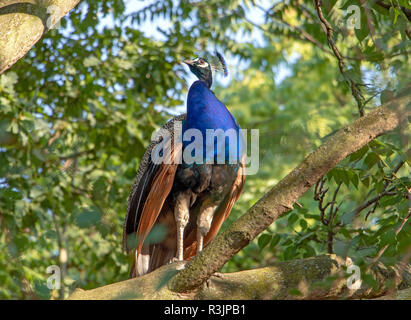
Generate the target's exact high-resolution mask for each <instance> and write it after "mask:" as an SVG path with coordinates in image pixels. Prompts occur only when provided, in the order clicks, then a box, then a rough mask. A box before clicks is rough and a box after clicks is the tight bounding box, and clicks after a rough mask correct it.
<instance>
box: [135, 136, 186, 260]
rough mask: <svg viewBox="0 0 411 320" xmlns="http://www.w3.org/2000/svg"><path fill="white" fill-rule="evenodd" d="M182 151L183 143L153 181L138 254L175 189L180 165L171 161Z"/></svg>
mask: <svg viewBox="0 0 411 320" xmlns="http://www.w3.org/2000/svg"><path fill="white" fill-rule="evenodd" d="M181 149H182V145H181V143H179V144H177V145H176V146H175V148H172V151H171V152H169V153H168V155H167V157H168V158H167V159H165V161H164V162H165V163H163V164H161V166H160V168H159V169H158V171H157V173H156V175H155V177H154V179H153V182H152V184H151V188H150V192H149V194H148V196H147V198H146V201H145V204H144V207H143V211H142V213H141V218H140V221H139V224H138V228H137V241H138V246H137V252H138V253H140V252H141V248H142V247H143V244H144V240H145V238H146V237H147V235H148V234H149V232H150V230H151V228H152V227H153V225H154V223H155V222H156V220H157V218H158V215H159V214H160V212H161V209H162V207H163V204H164V202H165V200H166V199H167V197H168V195H169V194H170V191H171V188H172V187H173V183H174V177H175V174H176V171H177V167H178V163H176V162H175V161H171V159H172V157H174V154H176V157H178V156H179V154H181ZM171 162H172V163H171Z"/></svg>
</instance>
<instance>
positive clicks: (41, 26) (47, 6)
mask: <svg viewBox="0 0 411 320" xmlns="http://www.w3.org/2000/svg"><path fill="white" fill-rule="evenodd" d="M79 2H80V0H48V1H42V2H40V1H35V0H26V1H18V0H10V1H7V0H0V30H1V33H0V74H2V73H3V72H4V71H6V70H7V69H8V68H10V67H11V66H12V65H13V64H14V63H16V62H17V61H18V60H19V59H20V58H21V57H23V56H24V55H25V54H26V53H27V52H28V51H29V50H30V49H31V47H33V46H34V44H35V43H36V42H37V41H38V40H40V38H41V37H42V36H43V34H44V33H45V32H47V31H48V30H50V29H51V28H52V27H53V26H54V25H55V24H56V23H57V22H58V21H59V20H60V19H61V18H62V17H64V16H65V15H66V14H67V13H68V12H69V11H70V10H71V9H73V8H74V7H75V6H76V5H77V4H78V3H79ZM39 3H41V5H39Z"/></svg>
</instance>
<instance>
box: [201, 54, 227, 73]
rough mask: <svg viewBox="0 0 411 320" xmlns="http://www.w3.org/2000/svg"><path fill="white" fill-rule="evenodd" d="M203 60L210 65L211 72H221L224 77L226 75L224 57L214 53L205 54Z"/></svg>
mask: <svg viewBox="0 0 411 320" xmlns="http://www.w3.org/2000/svg"><path fill="white" fill-rule="evenodd" d="M205 58H206V59H207V61H208V63H209V64H210V66H211V69H212V70H215V71H221V72H223V73H224V76H225V77H226V76H227V75H228V69H227V64H226V63H225V60H224V57H223V55H222V54H221V53H219V52H218V51H216V52H215V54H214V55H211V54H207V55H206V57H205Z"/></svg>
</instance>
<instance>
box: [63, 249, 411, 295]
mask: <svg viewBox="0 0 411 320" xmlns="http://www.w3.org/2000/svg"><path fill="white" fill-rule="evenodd" d="M351 263H352V262H351V261H350V260H348V261H345V260H344V259H342V258H339V257H337V256H335V255H322V256H318V257H313V258H308V259H296V260H289V261H283V262H276V263H274V264H272V265H271V266H268V267H265V268H258V269H252V270H246V271H240V272H233V273H225V274H223V275H222V277H212V278H211V279H210V281H209V282H208V283H207V285H206V284H204V285H203V286H201V287H199V288H198V289H196V290H194V291H191V292H188V293H184V294H182V293H177V292H173V291H171V290H169V288H168V287H167V285H166V283H167V280H168V279H169V278H170V276H172V275H173V274H175V272H176V269H177V266H181V263H174V264H171V265H166V266H163V267H161V268H159V269H156V270H154V271H153V272H151V273H148V274H146V275H144V276H142V277H137V278H134V279H130V280H126V281H121V282H117V283H114V284H110V285H107V286H104V287H100V288H96V289H93V290H87V291H86V290H82V289H76V290H75V291H74V293H73V294H72V295H71V296H70V297H69V299H72V300H91V299H92V300H99V299H102V300H108V299H150V300H152V299H179V300H181V299H190V300H191V299H203V300H210V299H213V300H214V299H218V300H222V299H227V298H229V299H235V300H237V299H341V298H345V299H355V298H375V297H379V296H382V295H384V294H386V293H387V292H389V291H390V290H392V289H394V290H396V288H398V289H405V288H410V287H411V265H407V266H406V267H405V268H404V272H403V273H402V276H401V278H400V279H397V281H396V282H395V284H396V286H394V287H392V288H391V287H389V286H387V284H390V283H391V284H392V283H394V281H395V280H394V279H396V276H397V275H398V274H399V273H398V267H389V268H387V267H385V266H383V265H382V264H379V265H378V266H376V267H374V269H373V270H372V271H371V272H370V274H373V277H374V278H375V279H376V282H377V285H376V286H375V287H374V286H373V287H369V286H367V285H366V284H365V283H364V281H363V282H362V285H361V287H360V288H359V289H358V290H349V289H348V288H347V286H346V284H347V279H346V278H347V276H349V274H347V273H346V267H347V266H348V265H349V264H351ZM324 283H328V285H327V286H325V285H324Z"/></svg>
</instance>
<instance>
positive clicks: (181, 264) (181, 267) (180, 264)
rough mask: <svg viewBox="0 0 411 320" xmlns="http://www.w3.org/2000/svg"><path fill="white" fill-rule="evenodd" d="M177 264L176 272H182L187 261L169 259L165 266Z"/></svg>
mask: <svg viewBox="0 0 411 320" xmlns="http://www.w3.org/2000/svg"><path fill="white" fill-rule="evenodd" d="M176 262H178V265H177V266H176V270H183V269H184V268H185V266H186V263H187V261H185V260H179V259H178V258H177V257H174V258H171V259H170V260H169V261H168V262H167V264H173V263H176Z"/></svg>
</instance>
